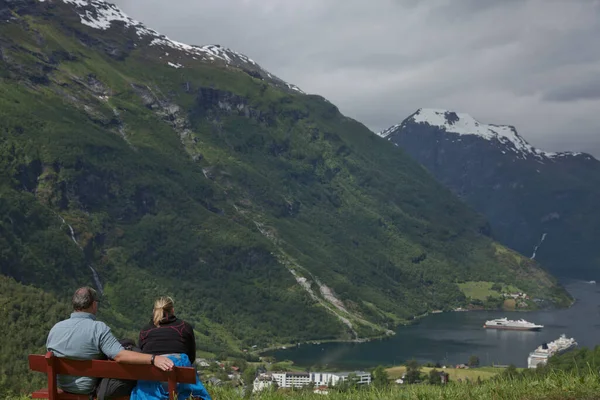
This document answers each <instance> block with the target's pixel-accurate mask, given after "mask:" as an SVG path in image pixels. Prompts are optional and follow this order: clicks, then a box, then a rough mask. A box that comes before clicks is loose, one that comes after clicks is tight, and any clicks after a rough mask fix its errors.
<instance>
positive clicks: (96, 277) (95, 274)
mask: <svg viewBox="0 0 600 400" xmlns="http://www.w3.org/2000/svg"><path fill="white" fill-rule="evenodd" d="M89 267H90V269H91V270H92V276H93V277H94V282H95V283H96V288H98V291H99V292H100V294H103V293H104V289H103V288H102V282H100V277H99V276H98V273H97V272H96V270H95V269H94V267H92V266H91V265H90V266H89Z"/></svg>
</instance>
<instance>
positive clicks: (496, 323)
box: [483, 318, 544, 331]
mask: <svg viewBox="0 0 600 400" xmlns="http://www.w3.org/2000/svg"><path fill="white" fill-rule="evenodd" d="M483 327H484V328H487V329H506V330H512V331H539V330H540V329H542V328H543V327H544V325H536V324H534V323H531V322H528V321H525V320H524V319H519V320H517V321H513V320H511V319H507V318H498V319H492V320H490V321H485V324H484V325H483Z"/></svg>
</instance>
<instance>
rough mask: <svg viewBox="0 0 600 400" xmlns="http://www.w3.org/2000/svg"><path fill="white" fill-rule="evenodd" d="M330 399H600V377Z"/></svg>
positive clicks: (271, 398)
mask: <svg viewBox="0 0 600 400" xmlns="http://www.w3.org/2000/svg"><path fill="white" fill-rule="evenodd" d="M210 393H211V395H212V397H213V398H214V399H218V400H237V399H242V398H243V397H242V396H241V395H240V394H239V393H236V392H235V391H233V390H231V389H213V390H210ZM251 398H252V399H257V400H284V399H298V400H300V399H302V400H309V399H323V396H322V395H319V394H313V393H306V392H287V393H286V392H276V393H265V394H262V395H254V396H252V397H251ZM327 398H328V399H331V400H342V399H344V400H347V399H352V400H398V399H407V400H408V399H411V400H412V399H448V400H450V399H456V400H517V399H518V400H534V399H550V400H559V399H561V400H562V399H599V398H600V380H599V379H598V376H597V375H588V376H584V377H579V376H575V375H570V374H561V373H556V374H553V375H550V376H548V377H545V378H543V379H537V378H531V379H522V380H511V379H504V380H500V381H485V382H483V383H481V384H463V383H450V384H449V385H447V386H445V387H442V386H431V385H408V386H402V387H390V388H385V389H377V388H374V387H371V388H367V389H366V390H358V391H355V392H348V393H335V392H332V393H330V394H329V396H327Z"/></svg>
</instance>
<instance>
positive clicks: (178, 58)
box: [37, 0, 304, 93]
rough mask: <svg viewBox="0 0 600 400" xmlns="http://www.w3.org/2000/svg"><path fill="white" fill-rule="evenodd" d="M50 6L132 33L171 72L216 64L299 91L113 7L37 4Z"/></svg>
mask: <svg viewBox="0 0 600 400" xmlns="http://www.w3.org/2000/svg"><path fill="white" fill-rule="evenodd" d="M37 1H39V2H41V3H47V4H48V5H54V4H59V3H63V4H65V5H68V6H70V7H71V8H72V9H73V11H75V12H76V13H77V15H78V16H79V18H80V22H81V24H83V25H85V26H87V27H89V28H91V29H98V30H109V29H118V28H121V29H125V30H126V31H129V32H132V33H133V34H134V35H133V36H132V38H133V40H134V42H135V44H134V46H135V47H138V46H140V45H142V46H143V45H146V46H149V47H152V48H155V49H156V50H160V56H159V58H160V59H161V60H163V61H164V63H165V64H166V65H168V66H170V67H173V68H177V69H179V68H185V67H186V65H187V64H189V63H192V64H193V63H196V62H198V61H200V62H205V63H211V64H215V63H220V64H223V65H224V66H225V67H232V68H239V69H242V70H244V71H246V72H247V73H249V74H250V75H252V76H253V77H255V78H258V79H261V80H264V81H267V82H269V83H270V84H273V85H275V86H278V87H282V88H286V89H288V90H291V91H295V92H298V93H304V92H303V91H302V90H300V88H298V87H297V86H295V85H292V84H290V83H287V82H285V81H284V80H282V79H280V78H278V77H276V76H274V75H272V74H271V73H269V72H268V71H267V70H265V69H264V68H262V67H261V66H260V65H258V64H257V63H256V62H255V61H254V60H252V59H251V58H249V57H247V56H245V55H243V54H241V53H238V52H236V51H233V50H230V49H227V48H224V47H221V46H220V45H218V44H210V45H204V46H195V45H189V44H185V43H180V42H177V41H175V40H172V39H169V38H168V37H166V36H165V35H162V34H160V33H158V32H156V31H155V30H153V29H149V28H147V27H146V26H145V25H144V24H142V23H141V22H139V21H136V20H134V19H133V18H131V17H129V16H128V15H127V14H125V13H124V12H123V11H122V10H121V9H120V8H119V7H117V6H116V5H115V4H112V3H108V2H106V1H103V0H37Z"/></svg>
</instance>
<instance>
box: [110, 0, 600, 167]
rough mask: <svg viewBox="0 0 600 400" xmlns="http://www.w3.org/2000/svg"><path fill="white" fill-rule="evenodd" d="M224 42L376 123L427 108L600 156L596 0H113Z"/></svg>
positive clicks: (138, 14)
mask: <svg viewBox="0 0 600 400" xmlns="http://www.w3.org/2000/svg"><path fill="white" fill-rule="evenodd" d="M113 1H114V2H116V3H117V4H118V5H119V6H120V7H121V8H122V9H123V10H124V11H126V12H127V13H128V14H129V15H130V16H131V17H133V18H135V19H137V20H140V21H142V22H144V23H145V24H146V25H147V26H149V27H151V28H153V29H155V30H157V31H159V32H161V33H163V34H165V35H167V36H169V37H170V38H172V39H175V40H179V41H182V42H185V43H190V44H198V45H202V44H221V45H223V46H225V47H229V48H231V49H233V50H236V51H239V52H241V53H244V54H246V55H247V56H249V57H251V58H252V59H254V60H255V61H257V62H258V63H259V64H261V65H262V66H263V67H264V68H265V69H267V70H269V71H270V72H272V73H274V74H275V75H277V76H279V77H280V78H282V79H284V80H286V81H288V82H290V83H294V84H296V85H298V86H299V87H300V88H301V89H303V90H304V91H305V92H309V93H317V94H320V95H322V96H324V97H326V98H327V99H328V100H330V101H331V102H333V103H334V104H336V105H337V106H338V107H339V108H340V110H341V111H342V112H343V113H344V114H345V115H347V116H350V117H352V118H355V119H357V120H359V121H361V122H363V123H364V124H365V125H367V126H368V127H369V128H371V129H372V130H373V131H380V130H383V129H385V128H387V127H389V126H390V125H393V124H395V123H398V122H401V121H402V120H403V119H404V118H405V117H406V116H408V115H409V114H411V113H412V112H414V111H415V110H416V109H418V108H420V107H433V108H444V109H450V110H453V111H458V112H466V113H469V114H471V115H472V116H473V117H475V118H476V119H478V120H479V121H480V122H486V123H496V124H510V125H515V126H516V127H517V130H518V131H519V132H520V134H521V135H522V136H524V137H525V138H526V139H527V140H528V141H529V142H531V143H532V144H533V145H535V146H537V147H540V148H542V149H544V150H552V151H560V150H576V151H586V152H590V153H592V154H594V155H595V156H597V157H600V0H425V1H418V0H371V1H366V0H168V1H165V0H113Z"/></svg>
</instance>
